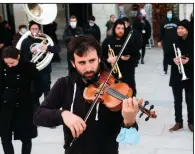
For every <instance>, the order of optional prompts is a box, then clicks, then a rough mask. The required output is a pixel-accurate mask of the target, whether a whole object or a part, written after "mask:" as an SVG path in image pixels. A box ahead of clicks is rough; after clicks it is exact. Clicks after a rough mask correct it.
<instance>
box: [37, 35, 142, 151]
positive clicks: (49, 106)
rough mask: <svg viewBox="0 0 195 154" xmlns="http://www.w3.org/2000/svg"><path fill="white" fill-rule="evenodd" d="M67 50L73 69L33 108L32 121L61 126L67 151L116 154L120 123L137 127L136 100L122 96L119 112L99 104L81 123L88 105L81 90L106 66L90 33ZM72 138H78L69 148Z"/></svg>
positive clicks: (74, 40) (45, 125)
mask: <svg viewBox="0 0 195 154" xmlns="http://www.w3.org/2000/svg"><path fill="white" fill-rule="evenodd" d="M68 52H70V60H71V64H72V65H73V68H72V69H71V71H70V73H69V75H68V76H67V77H62V78H60V79H58V80H57V82H56V83H55V84H54V86H53V87H52V89H51V91H50V92H49V94H48V97H46V99H45V100H44V101H43V103H42V104H41V106H40V107H39V108H38V110H37V111H36V113H35V116H34V122H35V124H37V125H40V126H44V127H53V126H58V125H63V128H64V138H65V145H64V148H65V153H66V154H118V142H117V141H116V137H117V135H118V134H119V132H120V129H121V126H122V127H126V128H130V127H135V128H136V129H138V126H137V123H136V113H137V112H138V107H137V103H136V99H135V98H133V99H132V98H129V99H125V100H124V101H123V107H122V111H117V112H113V111H111V110H110V109H109V108H108V107H106V106H105V105H104V104H103V103H98V104H96V106H95V108H94V109H93V110H92V113H91V114H90V116H89V119H88V120H87V122H84V120H83V119H84V117H85V116H86V113H87V112H88V110H89V108H90V106H91V104H89V103H87V101H86V100H85V98H84V96H83V92H84V89H85V88H86V87H88V86H89V84H95V83H97V81H98V79H99V75H100V74H101V72H102V71H106V72H107V69H106V67H105V65H104V64H103V63H102V61H101V59H100V56H101V48H100V45H99V43H98V42H97V41H96V40H95V39H94V38H93V37H91V36H80V37H77V38H74V39H72V40H71V41H70V43H69V45H68ZM60 108H62V110H60ZM121 113H122V114H121ZM73 137H79V138H77V140H76V142H75V143H74V144H73V145H72V148H71V149H69V150H68V148H69V145H70V142H71V141H72V139H73ZM68 152H69V153H68Z"/></svg>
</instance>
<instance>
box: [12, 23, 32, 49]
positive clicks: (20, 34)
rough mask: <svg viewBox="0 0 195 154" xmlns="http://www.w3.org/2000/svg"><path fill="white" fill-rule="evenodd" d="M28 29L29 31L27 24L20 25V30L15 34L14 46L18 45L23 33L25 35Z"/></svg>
mask: <svg viewBox="0 0 195 154" xmlns="http://www.w3.org/2000/svg"><path fill="white" fill-rule="evenodd" d="M27 31H28V30H27V27H26V25H20V26H19V27H18V32H17V33H16V34H15V35H14V37H13V40H12V45H13V46H14V47H16V45H17V43H18V41H19V39H20V38H21V37H22V35H24V34H25V33H26V32H27Z"/></svg>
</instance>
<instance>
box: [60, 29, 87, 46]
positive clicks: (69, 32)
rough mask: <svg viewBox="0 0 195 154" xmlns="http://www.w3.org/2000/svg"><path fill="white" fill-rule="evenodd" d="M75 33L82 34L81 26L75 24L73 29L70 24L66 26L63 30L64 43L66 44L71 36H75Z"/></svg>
mask: <svg viewBox="0 0 195 154" xmlns="http://www.w3.org/2000/svg"><path fill="white" fill-rule="evenodd" d="M76 35H77V36H82V35H84V32H83V28H81V27H79V26H77V27H76V28H74V29H73V28H72V27H71V26H68V27H67V28H66V29H65V30H64V35H63V39H64V41H65V45H67V44H68V43H69V42H70V40H71V39H72V38H73V37H76Z"/></svg>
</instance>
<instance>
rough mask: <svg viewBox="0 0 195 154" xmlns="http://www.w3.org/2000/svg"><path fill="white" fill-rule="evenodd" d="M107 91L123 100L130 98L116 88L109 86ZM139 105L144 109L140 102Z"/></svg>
mask: <svg viewBox="0 0 195 154" xmlns="http://www.w3.org/2000/svg"><path fill="white" fill-rule="evenodd" d="M107 93H108V94H110V95H112V96H113V97H115V98H118V99H120V100H122V101H123V100H124V99H126V98H128V97H126V96H124V95H123V94H121V93H120V92H117V91H116V90H114V89H113V88H111V87H109V88H108V91H107ZM138 107H139V108H140V109H144V108H143V107H142V106H141V105H140V104H139V103H138ZM144 110H145V109H144Z"/></svg>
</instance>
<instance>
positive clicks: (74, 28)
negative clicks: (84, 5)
mask: <svg viewBox="0 0 195 154" xmlns="http://www.w3.org/2000/svg"><path fill="white" fill-rule="evenodd" d="M69 22H70V25H69V26H68V27H67V28H66V29H65V30H64V35H63V40H64V41H65V45H66V46H67V45H68V43H69V42H70V40H71V39H72V38H74V37H78V36H82V35H84V32H83V28H81V27H79V26H78V25H77V17H76V16H74V15H72V16H71V17H70V19H69ZM68 57H69V55H68V53H67V61H68V70H70V69H71V67H72V65H71V62H70V61H69V60H68V59H69V58H68Z"/></svg>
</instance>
